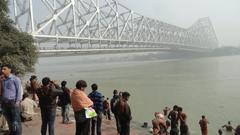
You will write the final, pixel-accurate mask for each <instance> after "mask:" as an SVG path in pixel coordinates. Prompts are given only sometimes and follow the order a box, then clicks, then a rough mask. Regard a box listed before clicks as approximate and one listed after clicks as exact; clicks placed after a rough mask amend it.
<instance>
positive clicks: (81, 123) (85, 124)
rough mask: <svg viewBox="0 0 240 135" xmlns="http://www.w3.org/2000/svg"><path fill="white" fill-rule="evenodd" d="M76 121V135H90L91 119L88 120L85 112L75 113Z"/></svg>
mask: <svg viewBox="0 0 240 135" xmlns="http://www.w3.org/2000/svg"><path fill="white" fill-rule="evenodd" d="M74 116H75V120H76V133H75V135H89V134H90V122H91V119H86V117H85V110H84V109H83V110H81V111H78V112H74Z"/></svg>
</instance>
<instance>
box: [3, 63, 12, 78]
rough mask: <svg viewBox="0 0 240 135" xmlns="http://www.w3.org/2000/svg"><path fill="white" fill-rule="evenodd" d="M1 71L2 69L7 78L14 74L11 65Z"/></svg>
mask: <svg viewBox="0 0 240 135" xmlns="http://www.w3.org/2000/svg"><path fill="white" fill-rule="evenodd" d="M1 69H2V74H3V75H4V76H5V77H8V76H9V75H10V74H11V73H12V66H11V65H10V64H4V65H2V67H1Z"/></svg>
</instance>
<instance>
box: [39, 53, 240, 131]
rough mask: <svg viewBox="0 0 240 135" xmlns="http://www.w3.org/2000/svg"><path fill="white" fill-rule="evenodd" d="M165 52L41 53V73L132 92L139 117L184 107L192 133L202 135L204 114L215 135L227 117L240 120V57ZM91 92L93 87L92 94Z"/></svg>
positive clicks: (141, 119)
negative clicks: (170, 55) (178, 55)
mask: <svg viewBox="0 0 240 135" xmlns="http://www.w3.org/2000/svg"><path fill="white" fill-rule="evenodd" d="M162 56H166V55H163V53H157V52H152V53H150V52H146V53H143V52H141V53H126V54H95V55H79V56H56V57H40V58H39V61H38V64H37V65H36V74H37V75H39V78H41V77H44V76H50V77H51V78H52V79H53V80H67V81H68V82H69V83H68V85H69V87H70V88H74V85H75V82H76V81H77V80H79V79H84V80H86V81H87V82H88V84H89V86H90V84H92V83H97V84H98V85H99V89H100V91H101V92H102V93H103V94H104V95H105V96H106V97H111V96H112V91H113V90H114V89H118V90H120V91H129V92H130V93H131V97H130V100H129V103H130V105H131V108H132V113H133V118H134V121H136V122H139V123H142V122H144V121H147V122H149V123H150V121H151V119H153V113H154V112H156V111H162V109H163V108H164V107H165V106H169V107H172V106H173V105H175V104H177V105H179V106H182V107H183V109H184V112H186V113H187V114H188V124H189V127H190V130H191V134H192V135H199V134H200V129H199V125H198V121H199V119H200V118H201V115H203V114H204V115H206V117H207V119H208V120H209V122H210V124H209V134H210V135H215V134H216V133H217V130H218V128H219V127H220V126H222V125H223V124H225V123H226V122H227V121H229V120H230V121H232V123H233V125H234V126H236V125H237V124H240V117H239V115H240V106H239V101H240V90H239V89H240V56H228V57H211V58H194V59H183V58H182V59H162ZM89 92H90V87H88V90H87V93H89Z"/></svg>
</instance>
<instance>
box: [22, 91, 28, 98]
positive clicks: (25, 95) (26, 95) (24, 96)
mask: <svg viewBox="0 0 240 135" xmlns="http://www.w3.org/2000/svg"><path fill="white" fill-rule="evenodd" d="M28 96H29V95H28V93H27V92H25V93H24V94H23V100H24V99H25V98H27V97H28Z"/></svg>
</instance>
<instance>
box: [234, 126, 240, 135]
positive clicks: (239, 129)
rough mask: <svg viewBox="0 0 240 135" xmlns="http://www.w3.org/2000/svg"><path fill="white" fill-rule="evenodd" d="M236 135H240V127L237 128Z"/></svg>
mask: <svg viewBox="0 0 240 135" xmlns="http://www.w3.org/2000/svg"><path fill="white" fill-rule="evenodd" d="M235 135H240V125H238V126H237V127H236V130H235Z"/></svg>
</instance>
